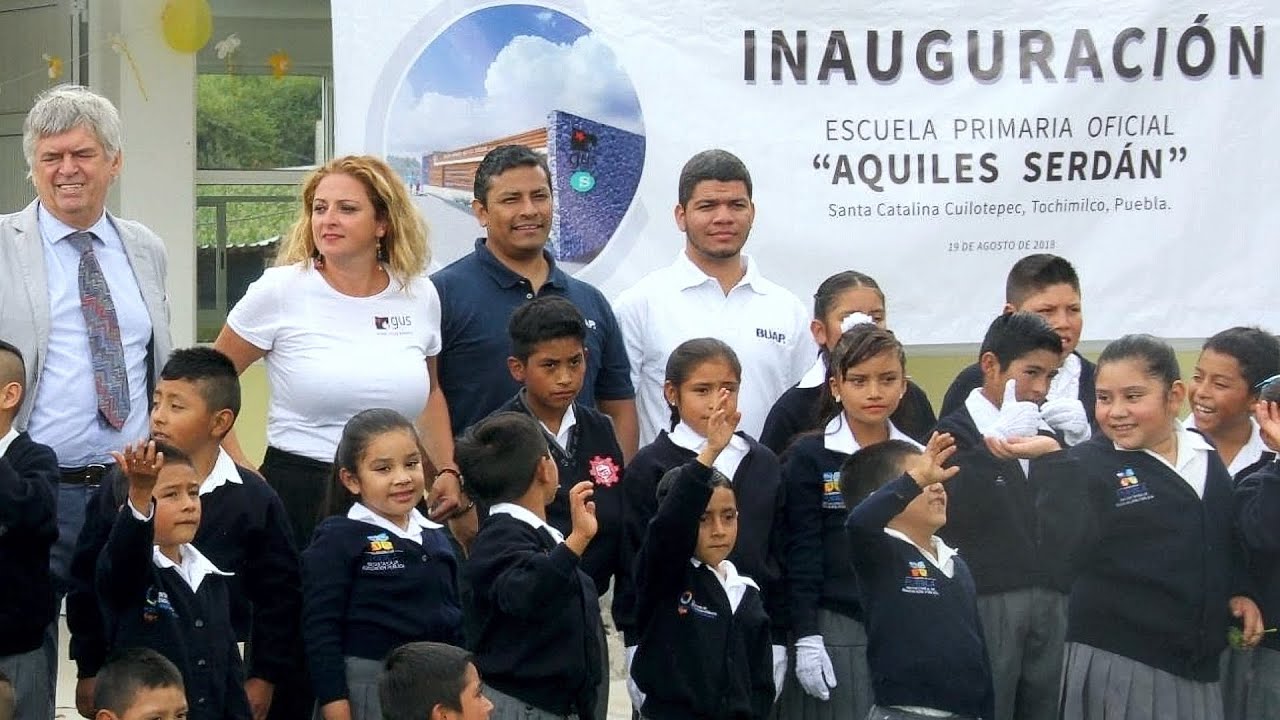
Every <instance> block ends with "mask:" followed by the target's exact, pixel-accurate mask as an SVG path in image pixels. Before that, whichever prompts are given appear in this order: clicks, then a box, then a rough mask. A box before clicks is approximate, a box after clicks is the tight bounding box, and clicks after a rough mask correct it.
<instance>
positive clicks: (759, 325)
mask: <svg viewBox="0 0 1280 720" xmlns="http://www.w3.org/2000/svg"><path fill="white" fill-rule="evenodd" d="M741 257H742V262H743V264H744V268H745V274H744V275H743V277H742V279H741V280H739V281H738V284H737V285H735V286H734V287H733V288H731V289H730V290H729V292H728V293H725V292H724V291H723V290H722V289H721V288H720V283H719V282H718V281H717V280H716V279H715V278H712V277H710V276H709V275H706V274H705V273H703V272H702V270H700V269H698V267H697V266H696V265H694V264H693V261H691V260H689V258H688V256H687V255H686V254H685V252H684V250H681V251H680V253H679V254H678V255H677V256H676V258H675V262H673V263H672V264H671V265H669V266H667V267H665V268H661V269H659V270H655V271H654V272H652V273H650V274H648V275H646V276H645V277H643V278H641V279H640V281H639V282H637V283H636V284H635V285H633V286H631V287H630V288H628V289H627V290H625V291H623V292H622V293H621V294H620V295H619V296H618V299H617V301H616V302H615V303H614V306H613V308H614V314H615V315H617V318H618V324H619V326H620V327H621V328H622V336H623V340H624V341H625V342H626V346H627V359H628V360H630V361H631V382H632V384H633V385H634V386H635V390H636V409H637V411H638V413H639V416H640V444H641V445H647V444H648V443H651V442H653V440H654V438H656V437H657V436H658V431H659V430H663V429H665V428H667V427H670V419H671V412H670V408H669V407H668V405H667V401H666V398H665V397H664V396H663V393H662V388H663V382H664V380H665V379H666V367H667V357H668V356H669V355H670V354H671V351H672V350H674V349H675V348H676V346H677V345H679V344H680V343H682V342H684V341H686V340H690V339H692V338H699V337H714V338H719V339H720V340H723V341H724V342H726V343H728V344H729V346H730V347H732V348H733V349H734V352H735V353H736V354H737V355H738V360H739V361H740V362H741V363H742V378H741V379H742V386H741V388H740V389H739V391H738V409H739V410H740V411H741V412H742V422H741V423H739V425H738V429H739V430H742V431H743V432H745V433H747V434H748V435H751V436H752V437H758V436H759V435H760V430H761V428H763V427H764V420H765V417H767V416H768V414H769V409H770V408H772V407H773V403H774V402H776V401H777V399H778V398H779V397H781V396H782V393H784V392H786V390H787V389H788V388H790V387H791V386H792V385H794V384H795V383H796V381H797V380H799V379H800V377H801V376H802V375H804V373H805V370H807V369H809V366H810V365H811V364H812V363H813V358H814V356H815V355H816V354H817V351H818V347H817V345H816V344H815V343H814V341H813V335H812V334H811V333H810V331H809V321H810V318H809V312H808V310H807V309H806V308H805V306H804V305H803V304H802V303H801V302H800V300H799V299H798V298H797V297H796V296H795V295H794V294H792V292H791V291H790V290H787V289H786V288H784V287H782V286H781V285H778V284H776V283H774V282H771V281H769V280H767V279H765V278H764V277H763V276H762V275H761V274H760V271H759V268H758V267H757V263H756V262H754V261H753V260H752V259H751V258H750V257H749V256H748V255H745V254H744V255H742V256H741Z"/></svg>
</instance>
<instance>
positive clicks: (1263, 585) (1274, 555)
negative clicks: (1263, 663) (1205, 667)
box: [1235, 462, 1280, 651]
mask: <svg viewBox="0 0 1280 720" xmlns="http://www.w3.org/2000/svg"><path fill="white" fill-rule="evenodd" d="M1235 516H1236V527H1237V528H1238V529H1239V531H1240V536H1241V539H1242V540H1243V542H1244V545H1245V551H1246V553H1247V556H1248V571H1249V578H1250V580H1252V582H1253V587H1254V590H1255V591H1256V593H1257V595H1255V598H1256V599H1257V602H1258V609H1260V610H1261V611H1262V619H1263V620H1264V621H1265V622H1266V623H1267V625H1268V626H1269V627H1276V626H1277V624H1278V623H1277V622H1276V621H1277V620H1278V619H1280V465H1277V464H1276V463H1275V462H1268V463H1266V464H1264V465H1262V466H1261V467H1258V468H1257V469H1256V470H1254V472H1253V473H1251V474H1249V475H1247V476H1245V477H1244V478H1243V479H1242V480H1241V481H1240V482H1239V483H1238V484H1237V485H1236V491H1235ZM1262 644H1263V646H1265V647H1267V648H1270V649H1272V650H1276V651H1280V637H1277V636H1276V633H1267V634H1265V635H1263V636H1262Z"/></svg>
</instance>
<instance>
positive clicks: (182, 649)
mask: <svg viewBox="0 0 1280 720" xmlns="http://www.w3.org/2000/svg"><path fill="white" fill-rule="evenodd" d="M153 533H154V527H153V523H152V521H151V520H138V519H137V518H135V517H134V516H133V512H132V511H131V510H130V509H129V508H128V507H127V506H126V507H124V508H121V509H120V511H119V512H118V513H117V515H116V520H115V523H114V524H113V525H112V527H111V532H110V535H109V537H108V539H107V544H106V547H104V548H103V550H102V553H101V555H99V557H98V568H97V582H96V586H97V596H98V603H99V607H100V609H101V612H102V617H103V618H105V623H104V627H105V629H106V633H105V637H106V639H107V646H108V648H110V649H111V650H116V649H120V648H127V647H146V648H151V649H152V650H155V651H156V652H158V653H160V654H161V655H164V656H165V657H166V658H168V659H169V660H170V661H171V662H172V663H173V664H174V665H176V666H177V667H178V669H179V670H180V671H182V682H183V685H185V686H186V691H187V705H188V706H189V708H190V714H189V715H188V717H190V718H193V719H198V720H206V719H207V720H225V719H226V718H235V719H236V720H239V719H241V718H243V719H245V720H248V718H250V717H251V715H250V712H249V701H248V699H247V698H246V697H245V694H244V679H245V678H244V672H243V668H242V667H241V664H240V651H239V648H237V647H236V637H235V632H234V631H233V630H232V627H231V615H230V610H229V600H228V593H227V585H226V582H225V581H226V579H227V578H226V577H225V576H222V575H218V574H216V573H210V574H209V575H206V576H205V577H204V579H203V581H202V582H201V583H200V587H199V590H198V591H197V592H192V591H191V587H190V586H189V585H187V583H186V581H185V580H183V579H182V577H181V576H180V575H179V574H178V571H177V569H175V568H165V569H163V570H162V569H160V568H159V567H156V565H155V563H154V562H153V561H152V548H153V545H152V542H153V537H154V535H153ZM210 559H211V560H212V558H210ZM215 564H216V563H215ZM219 569H222V568H219Z"/></svg>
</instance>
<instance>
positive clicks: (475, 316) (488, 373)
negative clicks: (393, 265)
mask: <svg viewBox="0 0 1280 720" xmlns="http://www.w3.org/2000/svg"><path fill="white" fill-rule="evenodd" d="M543 254H544V255H545V256H546V258H547V264H548V265H549V266H550V268H551V270H550V273H549V274H548V275H547V281H546V282H545V283H543V285H542V288H541V289H539V291H538V293H537V294H538V295H543V294H547V293H551V294H555V295H560V296H562V297H564V298H566V299H568V300H569V302H572V303H573V304H574V305H575V306H576V307H577V308H578V310H579V311H580V312H581V313H582V316H583V317H584V318H585V319H586V321H587V375H586V378H585V380H584V381H583V384H582V391H581V392H580V393H578V397H577V402H580V403H582V404H584V405H589V406H592V407H594V406H595V401H596V399H597V398H598V399H600V400H628V399H631V398H633V397H635V390H634V389H633V388H632V386H631V368H630V366H629V365H628V363H627V351H626V347H625V346H624V345H623V340H622V332H621V330H619V329H618V320H617V318H615V317H614V315H613V309H612V308H611V307H609V301H608V300H605V297H604V295H603V294H602V293H601V292H600V291H599V290H597V289H596V288H595V287H593V286H591V285H589V284H587V283H585V282H583V281H581V280H578V279H576V278H573V277H571V276H570V275H568V274H567V273H565V272H564V271H563V270H561V269H560V268H559V267H557V266H556V263H555V261H554V260H553V259H552V258H551V255H550V253H547V252H546V251H545V250H544V251H543ZM431 281H432V282H433V283H435V286H436V291H437V292H439V293H440V334H441V338H442V346H443V349H442V350H441V351H440V355H439V358H438V363H439V380H440V389H441V391H442V392H444V397H445V400H447V401H448V403H449V419H450V424H451V425H452V426H453V434H454V435H459V434H461V433H462V431H463V430H465V429H466V428H468V427H470V426H471V425H473V424H475V423H476V422H478V421H479V420H481V419H483V418H484V417H485V416H486V415H488V414H489V413H491V412H493V411H494V410H496V409H498V408H499V407H501V406H502V405H503V404H504V403H506V402H507V401H508V400H510V399H511V396H512V395H515V393H516V391H517V390H519V389H520V385H519V384H518V383H517V382H516V381H515V380H513V379H512V378H511V373H510V371H508V370H507V357H508V356H509V355H510V354H511V338H510V337H509V336H508V335H507V322H508V321H509V320H510V319H511V313H512V312H514V311H515V309H516V308H517V307H519V306H520V305H521V304H523V303H524V302H526V301H527V300H530V299H532V298H533V297H534V292H533V286H532V285H531V284H530V283H529V280H528V279H526V278H525V277H524V276H523V275H520V274H519V273H516V272H514V271H512V270H511V269H510V268H508V267H507V266H506V265H503V264H502V263H501V262H499V261H498V259H497V258H496V257H494V256H493V253H492V252H490V251H489V248H488V247H486V246H485V239H484V238H479V239H477V240H476V248H475V252H473V253H471V254H470V255H467V256H466V257H463V258H460V259H458V260H457V261H455V262H453V263H451V264H450V265H449V266H447V267H445V268H444V269H443V270H440V271H439V272H437V273H436V274H434V275H432V276H431Z"/></svg>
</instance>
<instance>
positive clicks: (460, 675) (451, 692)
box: [378, 642, 493, 720]
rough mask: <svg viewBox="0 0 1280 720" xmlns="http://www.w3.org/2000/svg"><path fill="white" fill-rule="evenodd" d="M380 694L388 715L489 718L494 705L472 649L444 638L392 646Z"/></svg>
mask: <svg viewBox="0 0 1280 720" xmlns="http://www.w3.org/2000/svg"><path fill="white" fill-rule="evenodd" d="M378 698H379V700H381V702H382V717H383V718H384V719H385V720H423V718H424V717H425V718H427V720H488V718H489V713H490V712H492V711H493V703H491V702H489V699H488V698H486V697H485V696H484V686H483V685H482V684H481V682H480V673H479V671H477V670H476V666H475V665H474V664H473V663H472V662H471V653H469V652H467V651H466V650H463V649H462V648H456V647H454V646H452V645H445V644H443V643H434V642H412V643H407V644H405V645H401V646H400V647H398V648H396V649H395V650H392V651H391V654H390V655H388V656H387V660H386V662H385V663H383V670H382V677H381V678H379V679H378Z"/></svg>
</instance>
